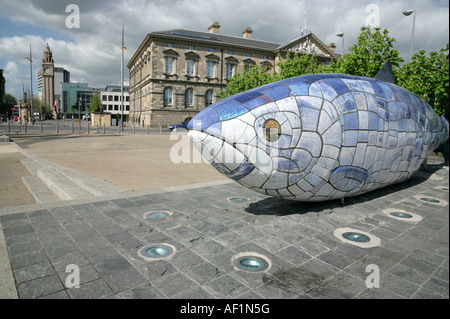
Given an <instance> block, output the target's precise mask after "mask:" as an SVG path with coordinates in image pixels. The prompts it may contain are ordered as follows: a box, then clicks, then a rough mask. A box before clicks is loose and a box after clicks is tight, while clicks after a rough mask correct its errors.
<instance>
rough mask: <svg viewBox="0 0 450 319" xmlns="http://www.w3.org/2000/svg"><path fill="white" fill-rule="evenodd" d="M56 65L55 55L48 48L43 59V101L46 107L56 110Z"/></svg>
mask: <svg viewBox="0 0 450 319" xmlns="http://www.w3.org/2000/svg"><path fill="white" fill-rule="evenodd" d="M54 72H55V64H54V62H53V55H52V51H50V48H49V46H48V43H47V46H46V48H45V50H44V56H43V57H42V69H41V74H42V100H43V102H44V105H47V106H50V107H51V109H52V110H53V109H54V105H53V103H54V100H55V92H54V88H55V73H54Z"/></svg>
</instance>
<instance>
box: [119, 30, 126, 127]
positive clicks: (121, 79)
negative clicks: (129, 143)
mask: <svg viewBox="0 0 450 319" xmlns="http://www.w3.org/2000/svg"><path fill="white" fill-rule="evenodd" d="M123 38H124V25H123V24H122V46H121V47H120V49H121V51H122V60H121V65H120V96H121V97H120V127H121V131H122V132H123V55H124V53H125V50H126V49H127V48H126V47H125V46H124V43H123V42H124V39H123Z"/></svg>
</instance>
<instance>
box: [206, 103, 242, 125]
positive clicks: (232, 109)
mask: <svg viewBox="0 0 450 319" xmlns="http://www.w3.org/2000/svg"><path fill="white" fill-rule="evenodd" d="M214 108H215V110H216V111H217V113H218V114H219V118H220V120H221V121H226V120H230V119H233V118H235V117H238V116H239V115H242V114H245V113H247V112H248V110H247V109H246V108H245V107H244V106H243V105H242V104H240V103H238V102H236V101H234V100H231V101H227V103H222V104H221V105H219V106H215V107H214Z"/></svg>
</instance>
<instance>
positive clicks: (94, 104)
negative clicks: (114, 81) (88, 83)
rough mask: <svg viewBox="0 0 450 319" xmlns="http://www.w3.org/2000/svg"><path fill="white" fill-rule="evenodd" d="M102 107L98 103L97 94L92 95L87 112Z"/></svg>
mask: <svg viewBox="0 0 450 319" xmlns="http://www.w3.org/2000/svg"><path fill="white" fill-rule="evenodd" d="M101 105H102V103H101V102H100V97H99V96H98V93H94V94H93V95H92V98H91V106H90V107H89V112H95V111H97V109H98V108H99V107H100V106H101Z"/></svg>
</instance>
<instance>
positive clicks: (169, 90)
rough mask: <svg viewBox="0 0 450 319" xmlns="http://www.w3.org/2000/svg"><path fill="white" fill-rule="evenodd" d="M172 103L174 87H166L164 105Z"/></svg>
mask: <svg viewBox="0 0 450 319" xmlns="http://www.w3.org/2000/svg"><path fill="white" fill-rule="evenodd" d="M170 104H172V88H165V89H164V105H170Z"/></svg>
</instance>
